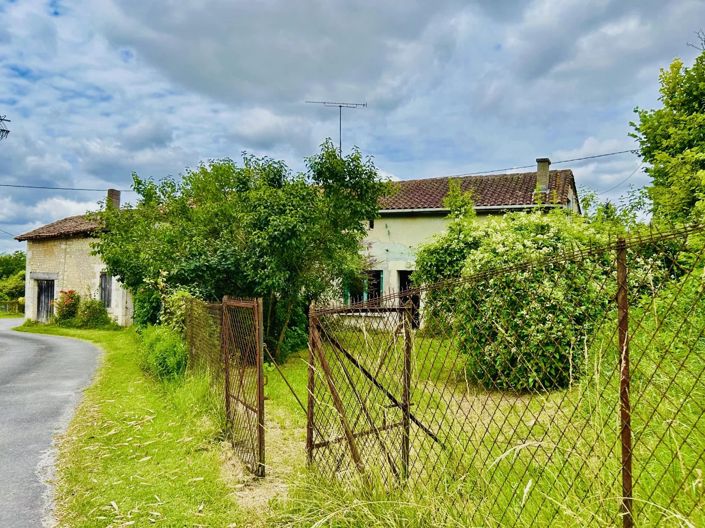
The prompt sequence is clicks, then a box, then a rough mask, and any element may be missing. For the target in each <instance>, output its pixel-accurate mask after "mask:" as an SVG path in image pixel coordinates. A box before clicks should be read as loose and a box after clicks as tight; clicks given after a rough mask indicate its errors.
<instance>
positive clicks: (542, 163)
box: [536, 158, 551, 192]
mask: <svg viewBox="0 0 705 528" xmlns="http://www.w3.org/2000/svg"><path fill="white" fill-rule="evenodd" d="M550 166H551V160H550V159H548V158H536V190H537V191H539V192H547V191H548V168H549V167H550Z"/></svg>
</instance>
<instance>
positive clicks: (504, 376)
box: [415, 210, 663, 392]
mask: <svg viewBox="0 0 705 528" xmlns="http://www.w3.org/2000/svg"><path fill="white" fill-rule="evenodd" d="M607 240H608V236H607V233H606V231H605V230H604V229H602V226H601V224H598V223H593V222H590V220H589V219H586V218H583V217H581V216H577V215H572V214H569V213H567V212H564V211H562V210H556V211H553V212H549V213H542V212H533V213H510V214H506V215H503V216H497V217H491V218H485V219H476V218H473V217H471V216H462V215H461V216H457V217H455V218H454V219H453V220H451V223H450V225H449V229H448V231H447V233H445V234H444V235H441V236H439V237H438V238H437V239H436V240H434V241H433V242H431V243H430V244H428V245H426V246H425V247H423V248H422V249H421V250H420V252H419V255H418V257H417V271H416V273H415V280H416V281H417V283H421V284H425V285H429V284H432V283H436V282H437V281H447V282H446V283H445V284H442V285H441V286H434V287H433V288H430V289H429V290H428V294H427V295H426V297H425V301H426V309H425V313H424V320H425V326H427V328H426V331H431V332H438V333H440V334H447V335H453V336H454V341H455V342H456V343H457V346H458V347H459V348H460V350H461V351H462V352H463V353H464V354H465V355H466V357H467V363H466V365H467V369H466V370H467V378H468V379H469V381H471V382H473V383H475V384H478V385H480V386H483V387H485V388H489V389H501V390H511V391H519V392H522V391H537V390H551V389H556V388H564V387H568V386H569V385H570V384H571V383H572V381H573V380H576V379H577V378H578V377H579V375H580V371H581V365H582V360H583V358H584V347H585V341H586V339H588V338H589V337H590V336H591V335H592V332H593V331H594V329H595V325H596V324H598V323H599V322H600V321H601V318H602V316H603V315H604V313H605V310H607V309H608V307H610V306H613V298H614V294H615V291H616V281H615V280H614V274H615V267H614V253H613V252H612V251H604V252H592V253H589V254H583V255H581V257H580V258H577V259H572V260H571V259H565V258H564V255H565V254H569V253H571V252H573V251H575V250H581V249H586V248H588V247H590V246H592V245H599V244H604V243H606V242H607ZM556 257H559V258H556ZM527 262H533V264H532V265H526V263H527ZM513 265H515V266H517V265H522V267H518V268H517V269H513V270H507V269H506V267H508V266H513ZM630 267H631V268H632V272H631V274H630V276H631V277H632V278H633V281H635V282H640V284H635V285H634V291H638V288H639V287H643V285H644V283H648V282H651V281H653V280H658V278H657V277H656V275H657V274H658V270H659V269H663V266H659V263H654V262H652V261H650V260H649V259H648V258H644V257H641V256H633V255H632V256H630ZM498 268H503V269H501V270H498ZM655 277H656V279H655ZM458 278H462V280H459V281H454V280H452V279H458Z"/></svg>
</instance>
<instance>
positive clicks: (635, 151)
mask: <svg viewBox="0 0 705 528" xmlns="http://www.w3.org/2000/svg"><path fill="white" fill-rule="evenodd" d="M336 104H337V103H336ZM637 152H638V151H637V150H633V149H630V150H618V151H616V152H605V153H603V154H593V155H592V156H583V157H580V158H571V159H565V160H559V161H553V162H551V165H558V164H560V163H571V162H573V161H584V160H590V159H597V158H606V157H608V156H617V155H619V154H627V153H632V154H636V153H637ZM535 167H536V164H535V163H532V164H531V165H518V166H515V167H505V168H503V169H491V170H483V171H476V172H464V173H462V174H451V175H448V176H447V177H448V178H454V177H460V176H475V175H478V174H492V173H495V172H507V171H512V170H519V169H531V168H535ZM0 187H10V188H13V189H42V190H48V191H87V192H108V189H96V188H90V187H53V186H49V185H19V184H10V183H0ZM117 190H118V191H120V192H135V191H133V190H132V189H117Z"/></svg>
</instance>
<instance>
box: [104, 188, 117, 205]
mask: <svg viewBox="0 0 705 528" xmlns="http://www.w3.org/2000/svg"><path fill="white" fill-rule="evenodd" d="M106 204H108V205H110V206H112V207H114V208H115V209H120V191H118V190H117V189H108V200H107V202H106Z"/></svg>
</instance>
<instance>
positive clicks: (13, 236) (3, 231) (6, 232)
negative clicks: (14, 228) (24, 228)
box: [0, 229, 17, 238]
mask: <svg viewBox="0 0 705 528" xmlns="http://www.w3.org/2000/svg"><path fill="white" fill-rule="evenodd" d="M0 233H5V234H6V235H10V236H11V237H12V238H15V237H16V236H17V235H13V234H12V233H10V232H9V231H5V230H4V229H0Z"/></svg>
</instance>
